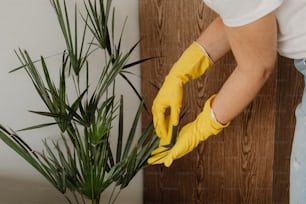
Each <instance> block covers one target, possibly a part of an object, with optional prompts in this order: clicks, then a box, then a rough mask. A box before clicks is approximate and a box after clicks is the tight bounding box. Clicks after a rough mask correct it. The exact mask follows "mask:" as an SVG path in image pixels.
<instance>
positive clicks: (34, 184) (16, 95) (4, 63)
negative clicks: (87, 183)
mask: <svg viewBox="0 0 306 204" xmlns="http://www.w3.org/2000/svg"><path fill="white" fill-rule="evenodd" d="M67 2H68V4H69V5H70V6H72V5H73V4H74V2H75V1H74V0H67ZM76 2H77V3H78V4H79V6H82V2H83V0H76ZM113 5H114V6H115V7H116V10H117V16H116V23H117V25H118V27H120V25H121V24H122V23H123V20H124V18H125V17H126V16H128V23H127V26H126V31H125V35H124V36H125V38H124V40H123V42H124V46H126V47H127V48H129V47H131V46H132V45H133V44H134V43H135V42H137V41H138V40H139V32H138V29H139V28H138V0H129V1H126V0H113ZM0 26H1V30H0V123H1V124H5V125H7V126H9V127H12V128H13V129H19V128H23V127H28V126H31V125H33V124H38V123H40V122H42V118H41V117H39V116H35V115H33V114H31V113H28V112H27V110H43V108H44V106H43V104H42V103H41V101H40V99H39V98H38V96H37V94H36V93H35V91H34V89H33V86H32V84H31V82H30V80H29V79H28V77H27V76H26V73H25V72H24V71H19V72H15V73H13V74H9V73H8V72H9V71H10V70H11V69H12V68H14V67H17V66H19V62H18V59H17V57H16V56H15V54H14V49H17V48H19V47H20V48H26V49H27V50H28V51H29V52H30V54H31V56H32V57H33V58H34V59H36V58H38V57H39V56H40V55H44V56H48V55H51V54H54V53H59V52H61V51H62V50H63V49H64V41H63V39H62V36H61V33H60V30H59V27H58V24H57V20H56V17H55V14H54V11H53V9H52V7H51V5H50V3H49V0H26V1H25V0H1V1H0ZM119 31H120V30H119ZM119 31H118V32H119ZM133 59H134V60H136V59H139V49H137V50H136V52H134V55H133V56H132V58H131V60H133ZM94 60H96V63H98V62H99V59H98V58H95V59H94ZM51 63H54V65H56V62H52V60H51ZM133 70H134V71H135V73H137V74H139V70H138V68H134V69H133ZM54 73H56V74H57V73H58V72H57V70H56V67H55V71H54ZM133 81H134V84H136V86H137V87H138V88H139V87H140V79H139V78H137V77H135V78H133ZM126 87H127V86H126V83H124V82H122V83H121V82H120V83H119V90H120V92H122V93H124V95H125V97H126V99H125V102H126V107H128V110H126V114H125V115H126V116H128V115H129V114H131V113H133V112H134V111H135V110H136V107H137V104H138V100H137V99H136V97H135V95H134V94H133V92H132V91H131V90H130V89H128V88H126ZM46 121H47V120H46ZM130 123H131V121H130V120H126V127H129V125H130ZM138 132H139V133H140V128H138ZM57 134H58V131H57V129H56V128H48V129H44V130H35V131H28V132H22V133H20V135H21V136H22V137H23V138H24V139H25V140H26V141H27V142H29V143H30V144H31V145H32V147H34V149H37V150H40V149H42V145H41V138H45V137H46V138H50V137H53V136H54V135H57ZM16 195H17V196H16ZM0 203H31V204H33V203H44V204H47V203H65V200H64V199H62V196H61V195H60V194H59V193H57V192H56V191H54V190H53V187H52V186H50V185H49V184H47V183H46V182H45V180H44V178H43V177H42V176H40V175H39V174H38V173H36V171H35V170H34V169H33V168H32V167H31V166H29V165H28V164H27V163H26V162H25V161H23V159H21V158H20V157H19V156H18V155H17V154H16V153H15V152H13V151H12V150H10V149H9V148H8V147H7V146H6V145H5V144H4V143H3V142H2V141H0ZM103 203H104V202H103ZM117 203H124V204H129V203H133V204H137V203H142V173H141V172H140V173H139V174H138V175H137V176H136V177H135V178H134V180H133V181H132V183H131V184H130V185H129V187H128V188H127V189H125V190H124V191H123V192H122V193H121V195H120V197H119V200H118V202H117Z"/></svg>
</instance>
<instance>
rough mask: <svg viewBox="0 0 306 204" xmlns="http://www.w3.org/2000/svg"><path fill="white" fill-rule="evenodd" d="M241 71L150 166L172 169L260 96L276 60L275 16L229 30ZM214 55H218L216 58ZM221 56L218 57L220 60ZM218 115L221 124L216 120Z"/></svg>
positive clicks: (157, 155) (234, 74) (150, 159)
mask: <svg viewBox="0 0 306 204" xmlns="http://www.w3.org/2000/svg"><path fill="white" fill-rule="evenodd" d="M225 30H226V36H227V39H228V41H229V43H230V46H231V48H232V51H233V53H234V55H235V58H236V61H237V64H238V66H237V68H236V69H235V70H234V72H233V73H232V74H231V76H230V77H229V78H228V80H227V81H226V83H225V84H224V85H223V87H222V88H221V90H220V92H219V93H218V94H217V95H213V96H212V97H210V98H209V99H208V100H207V102H206V103H205V105H204V108H203V111H202V112H201V113H200V114H199V115H198V116H197V118H196V119H195V120H194V121H192V122H190V123H188V124H187V125H185V126H184V127H183V128H182V129H181V130H180V132H179V135H178V137H177V140H176V142H175V145H174V146H173V147H172V148H171V149H169V150H168V151H163V152H158V154H156V155H152V157H150V158H149V160H148V163H149V164H162V163H164V165H165V166H167V167H169V166H171V164H172V162H173V161H174V160H175V159H178V158H181V157H183V156H184V155H186V154H188V153H189V152H191V151H192V150H193V149H194V148H196V147H197V146H198V144H199V143H200V142H202V141H205V140H206V139H207V138H209V137H210V136H212V135H217V134H218V133H219V132H220V131H222V129H223V128H225V127H227V126H228V125H229V122H230V121H231V120H232V119H233V118H235V117H236V116H237V115H238V114H239V113H240V112H241V111H242V110H243V109H244V108H245V107H246V106H247V105H248V104H249V103H250V102H251V101H252V100H253V99H254V97H255V96H256V94H257V93H258V91H259V90H260V89H261V87H262V86H263V84H264V83H265V82H266V81H267V79H268V77H269V75H270V74H271V72H272V70H273V68H274V64H275V59H276V37H277V36H276V35H277V33H276V22H275V16H274V14H273V13H271V14H269V15H267V16H265V17H263V18H261V19H259V20H257V21H255V22H253V23H251V24H248V25H245V26H241V27H232V28H229V27H226V28H225ZM212 56H214V55H212ZM217 58H218V57H216V59H217ZM211 110H213V112H214V113H215V116H216V119H217V121H216V120H215V119H214V118H213V117H212V114H211V113H212V112H211Z"/></svg>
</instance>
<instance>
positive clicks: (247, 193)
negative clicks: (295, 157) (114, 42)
mask: <svg viewBox="0 0 306 204" xmlns="http://www.w3.org/2000/svg"><path fill="white" fill-rule="evenodd" d="M139 12H140V31H141V39H142V41H141V44H140V46H141V58H147V57H158V58H157V59H154V60H151V61H149V62H146V63H144V64H143V65H142V68H141V70H142V73H141V75H142V93H143V94H145V95H146V103H147V105H148V107H151V105H152V101H153V99H154V97H155V95H156V94H157V89H156V88H154V86H157V87H160V86H161V84H162V82H163V80H164V77H165V76H166V74H167V73H168V71H169V69H170V68H171V66H172V65H173V63H174V62H175V61H176V60H177V59H178V58H179V56H180V55H181V53H182V52H183V51H184V50H185V49H186V48H187V47H188V46H189V45H190V43H191V42H192V41H194V40H195V39H196V38H197V37H198V36H199V35H200V33H201V31H203V30H204V29H205V28H206V27H207V26H208V25H209V23H210V22H211V21H212V20H213V19H214V18H215V17H216V15H215V13H214V12H212V11H211V10H210V9H208V8H207V7H205V6H204V4H203V2H202V0H193V1H190V0H179V1H178V0H139ZM289 64H290V62H289V61H287V60H285V59H280V62H279V65H280V66H279V69H278V70H276V71H275V72H274V74H273V76H271V78H270V80H269V81H268V83H267V84H266V85H265V86H264V88H263V89H262V91H261V92H260V93H259V95H258V97H257V98H256V99H255V100H254V101H253V102H252V104H250V105H249V106H248V107H247V109H246V110H245V111H244V112H243V113H242V114H240V115H239V116H238V117H237V118H236V119H235V120H234V121H233V122H232V124H231V125H230V127H228V128H226V129H225V130H224V131H223V132H222V133H220V134H219V135H218V136H215V137H211V138H209V139H208V140H207V141H206V142H203V143H202V144H201V145H199V147H198V148H196V149H195V150H194V151H193V152H192V153H190V154H188V155H187V156H185V157H184V158H182V159H179V160H177V161H175V162H174V163H173V165H172V166H171V168H164V167H162V166H150V167H148V168H146V169H145V171H144V203H145V204H174V203H180V204H189V203H190V204H203V203H229V204H238V203H245V204H250V203H263V204H268V203H272V202H273V203H282V202H280V200H281V201H284V202H285V201H286V200H288V193H286V192H287V190H284V189H288V178H289V177H288V176H289V173H288V160H287V159H288V155H289V154H290V148H291V140H292V138H291V135H290V136H288V135H289V134H292V129H290V128H289V129H287V132H284V131H283V130H282V128H286V127H292V126H293V124H294V120H293V119H292V117H293V116H292V115H291V116H290V117H289V118H290V119H289V120H288V119H286V118H285V119H281V118H283V115H285V117H286V116H289V114H292V113H291V112H292V108H293V107H294V104H296V101H297V100H298V99H297V98H298V96H297V95H295V98H294V100H291V102H290V108H289V109H290V110H289V111H288V112H287V113H286V114H287V115H286V114H283V112H282V111H279V110H280V109H283V108H287V106H286V102H285V101H283V102H280V100H290V99H289V98H288V97H290V96H288V95H286V96H285V97H284V96H282V95H281V93H280V91H279V90H282V91H283V90H285V93H292V92H291V91H296V92H297V89H300V87H299V86H300V84H301V83H300V81H297V82H295V83H293V82H292V83H291V82H289V80H295V79H296V76H295V74H294V72H290V74H291V75H293V76H291V75H290V76H289V77H290V79H289V78H288V80H287V81H284V80H282V79H281V80H277V79H278V78H279V77H281V76H283V77H284V76H287V75H286V74H287V71H283V70H284V69H287V67H288V66H289ZM235 66H236V63H235V60H234V58H233V56H232V54H231V53H229V54H227V55H226V56H225V57H223V58H222V60H220V61H219V62H218V63H216V64H215V66H214V68H213V69H210V70H208V71H207V72H206V74H205V75H204V76H203V77H201V78H199V79H197V80H193V81H191V82H190V83H188V84H187V85H186V86H185V89H184V104H183V106H184V107H185V108H186V109H187V110H188V114H187V115H186V117H185V118H184V120H183V121H182V124H185V123H187V122H190V121H192V120H194V119H195V117H196V116H197V114H198V113H200V111H201V110H202V108H203V105H204V102H205V101H206V100H207V99H208V97H209V96H210V95H212V94H214V93H216V92H217V91H218V90H219V89H220V88H221V86H222V84H223V83H224V81H225V80H226V79H227V77H228V76H229V75H230V73H231V72H232V71H233V69H234V68H235ZM290 66H291V65H290ZM283 67H286V68H283ZM152 84H154V86H152ZM287 86H288V87H287ZM290 87H291V88H290ZM284 110H285V109H284ZM151 119H152V118H151V114H150V113H147V112H143V125H144V126H145V124H147V123H148V122H150V121H151ZM276 119H277V120H276ZM284 124H286V127H285V126H284ZM276 128H279V129H278V130H276ZM285 138H286V139H287V140H285ZM276 139H277V143H275V140H276ZM284 141H285V142H284ZM283 156H285V158H284V157H283ZM274 159H275V162H276V163H275V165H274ZM273 165H274V167H273ZM281 179H282V180H281ZM284 192H285V193H284Z"/></svg>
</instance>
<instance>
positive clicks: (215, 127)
mask: <svg viewBox="0 0 306 204" xmlns="http://www.w3.org/2000/svg"><path fill="white" fill-rule="evenodd" d="M214 97H215V95H213V96H212V97H210V98H209V99H208V100H207V102H206V103H205V106H204V108H203V111H202V112H201V113H200V114H199V115H198V116H197V118H196V119H195V120H194V121H193V122H191V123H188V124H187V125H185V126H184V127H183V128H182V130H181V131H180V133H179V135H178V137H177V140H176V143H175V145H174V146H173V148H171V149H170V150H169V151H166V152H162V153H160V154H155V155H153V156H152V157H150V158H149V159H148V163H149V164H162V163H164V165H165V166H166V167H169V166H170V165H171V164H172V162H173V160H175V159H178V158H181V157H183V156H184V155H186V154H188V153H189V152H191V151H192V150H193V149H194V148H196V147H197V146H198V144H199V143H200V142H201V141H204V140H206V139H207V138H208V137H210V136H212V135H217V134H218V133H219V132H220V131H221V130H222V129H223V128H224V127H227V126H228V125H229V123H228V124H226V125H222V124H220V123H218V122H217V121H216V120H215V119H214V118H213V117H212V112H211V102H212V101H213V99H214Z"/></svg>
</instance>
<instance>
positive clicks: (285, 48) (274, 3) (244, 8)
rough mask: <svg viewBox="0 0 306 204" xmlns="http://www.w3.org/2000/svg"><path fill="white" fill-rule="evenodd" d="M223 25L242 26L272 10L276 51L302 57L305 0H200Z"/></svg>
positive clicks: (305, 42)
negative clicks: (274, 13) (274, 21)
mask: <svg viewBox="0 0 306 204" xmlns="http://www.w3.org/2000/svg"><path fill="white" fill-rule="evenodd" d="M204 2H205V3H206V5H207V6H208V7H210V8H211V9H213V10H214V11H215V12H216V13H218V14H219V15H220V17H221V18H222V20H223V22H224V24H225V25H227V26H230V27H236V26H243V25H246V24H248V23H251V22H253V21H256V20H258V19H259V18H261V17H263V16H265V15H267V14H268V13H270V12H272V11H276V17H277V21H278V25H279V33H278V52H279V53H280V54H281V55H283V56H285V57H289V58H294V59H300V58H305V57H306V0H204Z"/></svg>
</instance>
